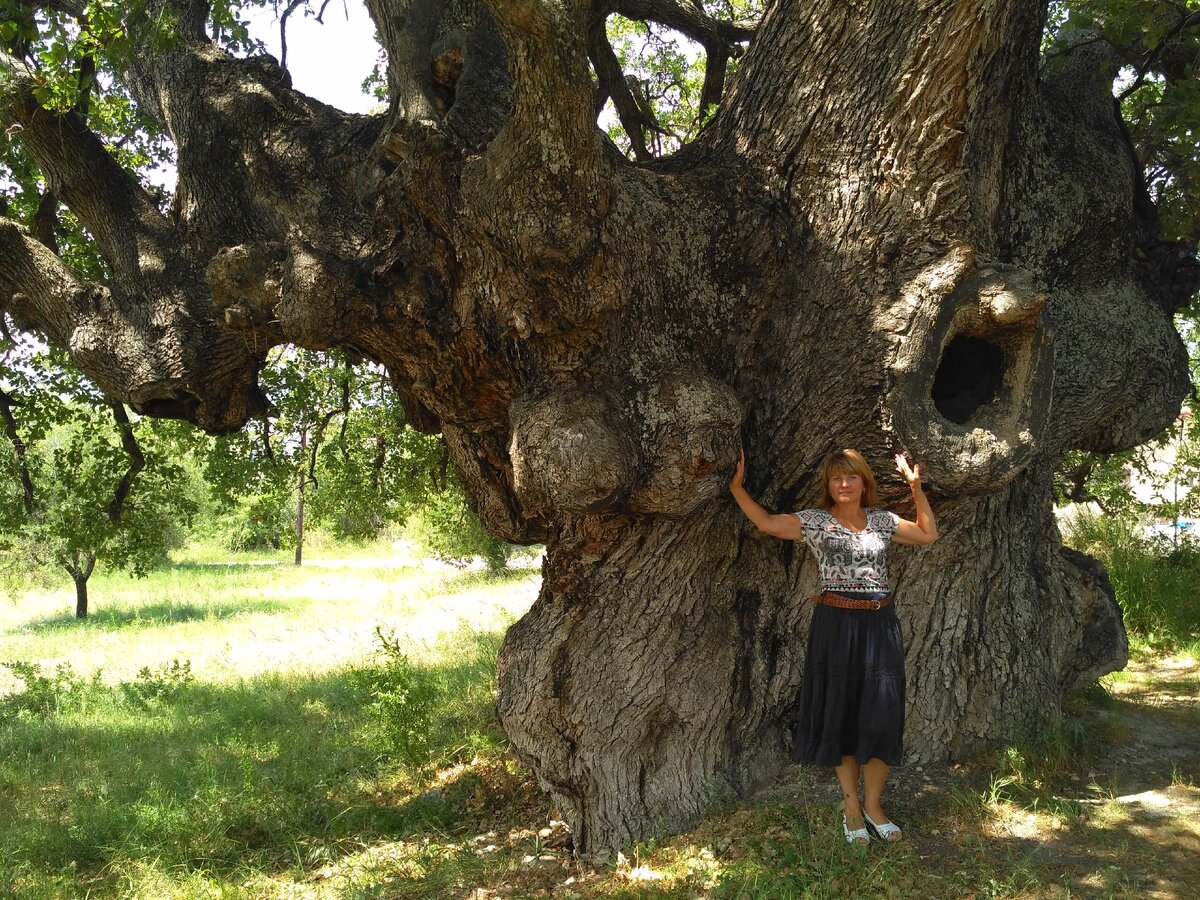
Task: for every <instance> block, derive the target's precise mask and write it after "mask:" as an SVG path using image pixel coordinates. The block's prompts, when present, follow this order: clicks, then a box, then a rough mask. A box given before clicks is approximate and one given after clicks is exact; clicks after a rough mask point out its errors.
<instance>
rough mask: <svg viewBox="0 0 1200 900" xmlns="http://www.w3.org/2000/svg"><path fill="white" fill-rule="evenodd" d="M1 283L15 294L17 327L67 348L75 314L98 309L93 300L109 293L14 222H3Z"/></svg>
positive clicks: (0, 223)
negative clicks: (71, 267)
mask: <svg viewBox="0 0 1200 900" xmlns="http://www.w3.org/2000/svg"><path fill="white" fill-rule="evenodd" d="M0 281H3V282H7V283H8V284H9V285H11V286H12V287H13V289H14V291H15V293H14V295H13V297H12V300H11V301H10V303H11V307H10V309H11V312H12V313H13V316H14V317H15V318H16V320H17V323H18V324H19V325H21V326H22V327H24V328H33V329H36V330H38V331H41V332H43V333H44V334H45V335H46V336H47V337H48V338H49V339H50V340H51V341H52V342H54V343H56V344H58V345H59V346H64V347H65V346H68V345H69V343H70V339H71V332H72V314H73V312H74V311H75V310H76V309H78V308H81V307H85V308H86V307H88V306H92V305H94V301H93V300H92V299H90V298H93V297H96V296H99V295H100V294H102V293H106V291H105V289H104V288H101V287H98V286H97V285H93V284H90V283H88V282H85V281H84V280H82V279H81V278H79V277H78V276H77V275H76V274H75V273H74V272H72V271H71V269H70V268H68V267H67V265H66V264H65V263H64V262H63V261H62V260H61V259H59V258H58V256H56V255H55V254H54V252H53V251H52V250H50V248H49V247H47V246H46V245H45V244H43V243H42V242H41V241H38V240H35V239H34V238H32V237H30V236H29V234H28V233H26V231H25V230H24V229H23V228H21V226H20V225H18V224H17V223H15V222H13V221H11V220H10V219H0Z"/></svg>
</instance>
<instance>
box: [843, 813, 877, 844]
mask: <svg viewBox="0 0 1200 900" xmlns="http://www.w3.org/2000/svg"><path fill="white" fill-rule="evenodd" d="M842 834H844V835H845V836H846V843H847V844H858V846H860V847H864V846H866V845H867V844H869V843H871V833H870V832H869V831H867V826H865V825H864V826H863V827H862V828H855V829H854V830H853V831H851V830H850V823H849V822H847V821H846V814H845V813H842Z"/></svg>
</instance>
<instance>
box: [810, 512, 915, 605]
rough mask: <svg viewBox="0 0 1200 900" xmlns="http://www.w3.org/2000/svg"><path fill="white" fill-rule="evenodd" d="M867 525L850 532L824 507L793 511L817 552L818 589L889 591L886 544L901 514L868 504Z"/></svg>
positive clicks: (811, 545)
mask: <svg viewBox="0 0 1200 900" xmlns="http://www.w3.org/2000/svg"><path fill="white" fill-rule="evenodd" d="M866 513H867V527H866V528H864V529H863V530H862V531H851V530H850V529H849V528H847V527H846V526H845V525H843V524H842V523H841V522H839V521H838V520H837V519H835V518H834V517H833V514H832V513H830V512H828V511H827V510H824V509H802V510H800V511H799V512H797V513H796V517H797V518H798V519H799V520H800V524H801V526H802V527H803V528H804V543H806V544H808V546H809V547H810V548H811V549H812V551H813V553H815V554H816V557H817V564H818V565H819V566H820V569H821V590H822V591H834V592H837V593H844V592H846V591H889V592H890V591H891V587H890V585H889V584H888V577H887V545H888V542H889V541H891V539H892V535H893V534H895V533H896V526H897V525H899V524H900V517H899V516H898V515H896V514H895V513H891V512H888V511H887V510H884V509H875V508H874V507H871V506H868V507H867V509H866Z"/></svg>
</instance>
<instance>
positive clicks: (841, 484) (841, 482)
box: [828, 472, 863, 503]
mask: <svg viewBox="0 0 1200 900" xmlns="http://www.w3.org/2000/svg"><path fill="white" fill-rule="evenodd" d="M828 487H829V496H830V497H832V498H833V502H834V503H861V502H862V494H863V480H862V476H861V475H856V474H855V473H853V472H830V473H829V485H828Z"/></svg>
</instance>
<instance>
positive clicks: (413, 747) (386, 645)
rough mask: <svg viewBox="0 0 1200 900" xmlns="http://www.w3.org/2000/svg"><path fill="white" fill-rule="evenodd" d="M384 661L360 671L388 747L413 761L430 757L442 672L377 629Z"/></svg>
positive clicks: (369, 709) (359, 681)
mask: <svg viewBox="0 0 1200 900" xmlns="http://www.w3.org/2000/svg"><path fill="white" fill-rule="evenodd" d="M375 637H376V640H377V641H378V649H377V653H378V656H379V659H380V665H378V666H376V667H374V668H370V669H365V670H362V671H360V672H358V673H356V676H355V682H356V686H357V687H358V689H359V690H360V691H362V692H363V693H365V694H366V696H367V703H366V710H367V712H368V713H369V714H370V715H371V716H372V718H374V719H375V721H376V723H377V725H378V727H379V729H380V734H381V736H382V739H383V741H384V743H385V746H386V749H387V750H388V752H389V753H391V754H392V755H393V756H395V757H396V758H398V759H400V760H401V761H403V762H405V763H407V764H409V765H414V766H415V765H421V764H423V763H425V762H426V761H428V759H429V751H430V734H431V731H432V726H433V722H434V716H435V714H436V712H437V709H438V705H439V703H440V701H441V699H442V693H443V692H442V685H441V679H440V677H439V676H438V673H437V672H435V671H433V670H431V669H429V668H427V667H425V666H420V665H417V664H416V663H414V662H413V661H412V660H411V659H409V657H408V656H407V654H405V652H404V650H403V649H402V648H401V646H400V640H399V639H398V638H397V637H396V636H395V634H394V633H393V632H391V631H389V630H387V629H384V628H383V627H382V626H381V627H378V628H376V629H375Z"/></svg>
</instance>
